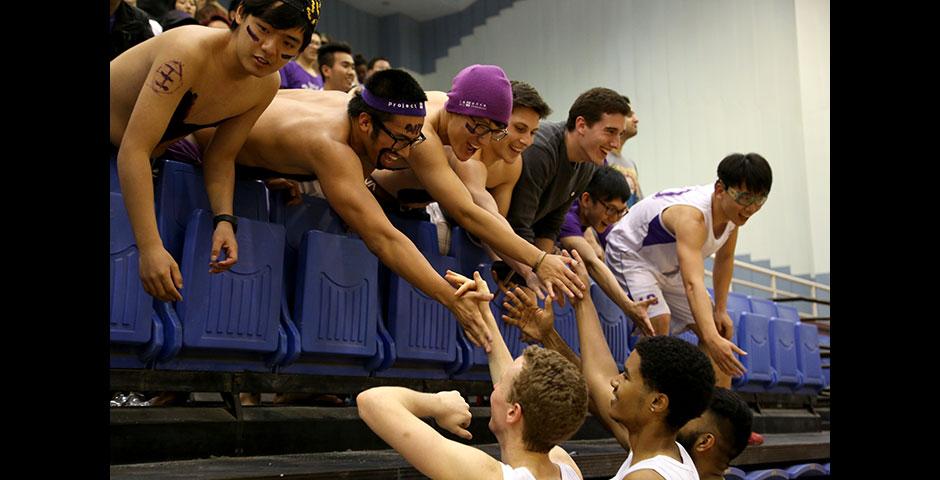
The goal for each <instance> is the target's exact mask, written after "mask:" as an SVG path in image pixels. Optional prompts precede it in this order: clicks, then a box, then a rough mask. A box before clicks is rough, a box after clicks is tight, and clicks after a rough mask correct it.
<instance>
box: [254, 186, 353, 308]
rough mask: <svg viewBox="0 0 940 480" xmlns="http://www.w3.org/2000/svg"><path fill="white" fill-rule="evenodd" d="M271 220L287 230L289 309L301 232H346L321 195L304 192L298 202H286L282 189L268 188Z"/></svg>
mask: <svg viewBox="0 0 940 480" xmlns="http://www.w3.org/2000/svg"><path fill="white" fill-rule="evenodd" d="M270 198H271V221H272V222H274V223H277V224H278V225H283V226H284V228H285V229H286V231H287V241H286V250H285V251H284V291H285V292H286V302H287V303H286V305H287V308H288V310H290V309H291V308H293V305H294V292H296V283H295V282H296V280H297V262H298V260H299V258H300V245H301V243H302V242H303V239H304V235H306V233H307V232H308V231H310V230H319V231H321V232H327V233H332V234H336V235H345V234H346V233H347V230H346V225H345V223H343V220H342V218H340V216H339V215H338V214H337V213H336V212H335V211H334V210H333V209H332V208H331V207H330V204H329V203H328V202H327V201H326V200H325V199H322V198H317V197H311V196H309V195H303V196H302V197H301V199H302V201H301V203H300V205H287V195H286V194H285V192H283V191H273V192H271V196H270Z"/></svg>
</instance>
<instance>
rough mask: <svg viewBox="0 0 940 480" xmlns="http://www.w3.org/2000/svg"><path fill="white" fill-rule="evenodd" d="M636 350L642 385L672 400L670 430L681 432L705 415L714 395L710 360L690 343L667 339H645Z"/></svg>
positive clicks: (713, 380)
mask: <svg viewBox="0 0 940 480" xmlns="http://www.w3.org/2000/svg"><path fill="white" fill-rule="evenodd" d="M636 350H637V351H638V352H639V354H640V375H641V376H642V377H643V382H644V383H646V385H647V386H648V387H649V388H651V389H652V390H654V391H657V392H659V393H662V394H664V395H666V396H667V397H669V413H667V414H666V425H667V426H669V428H670V429H672V430H673V431H674V432H675V431H678V430H679V429H680V428H682V426H683V425H685V424H686V422H688V421H689V420H692V419H693V418H695V417H697V416H699V415H701V414H702V412H704V411H705V408H706V407H708V403H709V402H710V401H711V399H712V393H713V392H714V391H715V371H714V369H713V367H712V363H711V361H710V360H709V359H708V356H706V355H705V354H704V353H703V352H702V351H701V350H699V349H698V348H697V347H695V346H693V345H692V344H691V343H689V342H686V341H685V340H682V339H679V338H675V337H668V336H656V337H643V338H641V339H640V341H639V342H637V344H636Z"/></svg>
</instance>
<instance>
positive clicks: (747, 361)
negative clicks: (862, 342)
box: [728, 292, 828, 394]
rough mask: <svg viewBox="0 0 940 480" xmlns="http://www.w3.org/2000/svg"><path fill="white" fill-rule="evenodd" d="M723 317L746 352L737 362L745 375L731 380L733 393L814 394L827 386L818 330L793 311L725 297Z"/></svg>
mask: <svg viewBox="0 0 940 480" xmlns="http://www.w3.org/2000/svg"><path fill="white" fill-rule="evenodd" d="M728 313H729V314H730V316H731V320H732V322H733V323H734V326H735V327H734V329H735V332H736V341H737V344H738V346H740V347H741V348H742V349H743V350H744V351H746V352H747V353H748V354H747V355H746V356H739V357H738V358H739V359H740V360H741V363H742V364H744V366H745V368H747V372H746V373H745V374H744V376H743V377H740V378H736V379H735V380H734V383H733V385H734V387H735V389H737V390H739V391H745V392H771V393H809V394H815V393H818V392H819V391H821V390H822V389H824V388H825V387H826V385H827V384H828V382H827V379H826V377H825V376H824V375H823V368H822V358H821V354H820V350H819V330H818V328H817V327H816V326H815V325H813V324H812V323H804V322H801V321H800V317H799V314H798V313H797V310H796V309H795V308H793V307H790V306H788V305H780V304H775V303H774V302H772V301H770V300H767V299H762V298H755V297H749V296H744V295H739V294H736V293H734V292H730V293H729V294H728Z"/></svg>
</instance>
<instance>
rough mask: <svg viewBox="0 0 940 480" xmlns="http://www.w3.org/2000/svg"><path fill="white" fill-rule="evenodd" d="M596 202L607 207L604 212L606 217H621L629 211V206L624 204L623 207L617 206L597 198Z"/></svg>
mask: <svg viewBox="0 0 940 480" xmlns="http://www.w3.org/2000/svg"><path fill="white" fill-rule="evenodd" d="M597 202H598V203H600V204H601V205H603V206H604V207H606V208H607V211H606V213H607V216H608V217H613V216H615V215H616V216H617V218H623V216H624V215H626V214H627V212H629V211H630V207H626V206H625V207H623V208H617V207H615V206H613V205H611V204H609V203H607V202H605V201H603V200H598V201H597Z"/></svg>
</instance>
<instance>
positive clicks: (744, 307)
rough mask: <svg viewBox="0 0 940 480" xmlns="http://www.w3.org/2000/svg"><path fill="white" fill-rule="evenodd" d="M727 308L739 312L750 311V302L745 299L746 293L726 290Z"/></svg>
mask: <svg viewBox="0 0 940 480" xmlns="http://www.w3.org/2000/svg"><path fill="white" fill-rule="evenodd" d="M728 310H729V311H735V312H740V313H744V312H750V311H751V302H750V301H749V300H748V299H747V295H741V294H740V293H734V292H728Z"/></svg>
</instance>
